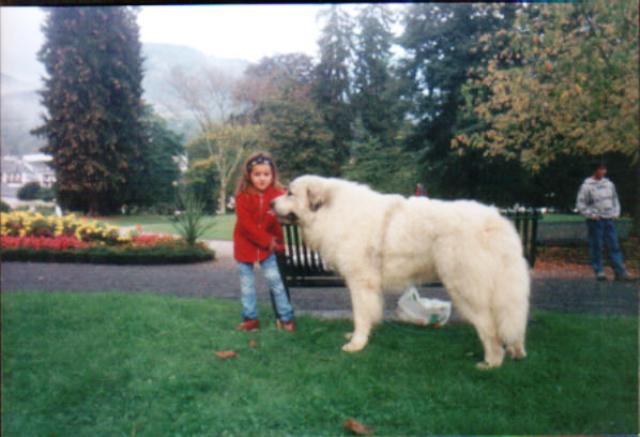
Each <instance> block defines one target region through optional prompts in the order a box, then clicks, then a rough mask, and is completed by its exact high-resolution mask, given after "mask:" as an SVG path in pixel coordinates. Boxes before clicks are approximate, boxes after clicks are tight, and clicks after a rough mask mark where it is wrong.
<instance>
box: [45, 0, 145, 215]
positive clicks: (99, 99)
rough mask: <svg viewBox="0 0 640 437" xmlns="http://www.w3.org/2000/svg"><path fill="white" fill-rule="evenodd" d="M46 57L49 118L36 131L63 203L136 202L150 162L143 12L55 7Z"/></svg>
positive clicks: (110, 206) (93, 206)
mask: <svg viewBox="0 0 640 437" xmlns="http://www.w3.org/2000/svg"><path fill="white" fill-rule="evenodd" d="M43 30H44V35H45V38H46V40H45V43H44V45H43V47H42V48H41V50H40V52H39V54H38V56H39V59H40V61H42V62H43V63H44V66H45V69H46V72H47V77H46V78H45V80H44V83H45V87H44V90H43V91H42V92H41V95H42V102H43V104H44V106H45V108H46V109H47V112H48V114H47V115H46V116H45V117H44V124H43V125H42V126H41V127H39V128H38V129H36V130H35V131H34V133H36V134H38V135H42V136H44V137H45V138H46V140H47V145H46V146H44V147H43V148H42V149H41V150H42V151H43V152H44V153H47V154H50V155H52V157H53V160H52V164H51V165H52V167H53V169H54V170H55V173H56V179H57V186H58V200H59V202H60V203H61V205H63V206H64V207H66V208H70V209H81V210H85V211H88V212H89V213H90V214H98V213H100V214H104V213H109V212H113V211H116V210H118V209H119V207H120V206H121V205H122V203H124V202H127V201H128V195H129V189H130V188H131V187H130V184H131V181H132V177H133V174H134V173H135V172H136V171H138V170H139V168H140V167H141V166H142V165H143V157H142V154H141V144H143V142H144V141H145V134H144V129H143V128H142V124H141V114H142V110H143V106H142V100H141V96H142V74H143V73H142V56H141V45H140V42H139V30H138V26H137V23H136V11H135V9H132V8H130V7H65V8H51V9H49V10H48V15H47V18H46V22H45V25H44V27H43Z"/></svg>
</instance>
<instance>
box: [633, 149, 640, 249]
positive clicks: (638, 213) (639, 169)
mask: <svg viewBox="0 0 640 437" xmlns="http://www.w3.org/2000/svg"><path fill="white" fill-rule="evenodd" d="M633 197H634V201H635V206H634V208H633V212H632V214H633V225H632V227H631V235H634V236H636V237H640V159H639V160H638V163H637V164H636V189H635V195H634V196H633Z"/></svg>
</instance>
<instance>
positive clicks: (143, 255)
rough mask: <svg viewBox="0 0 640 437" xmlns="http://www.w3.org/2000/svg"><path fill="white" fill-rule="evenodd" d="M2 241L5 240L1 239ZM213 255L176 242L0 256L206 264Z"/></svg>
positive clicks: (199, 246) (9, 252)
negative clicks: (204, 262)
mask: <svg viewBox="0 0 640 437" xmlns="http://www.w3.org/2000/svg"><path fill="white" fill-rule="evenodd" d="M5 238H6V237H5ZM214 257H215V253H214V252H213V251H211V250H210V249H208V248H207V247H206V246H204V245H203V244H196V245H195V246H189V245H188V244H186V243H185V242H184V241H181V240H177V241H175V242H174V243H172V244H160V245H157V246H140V247H137V246H129V245H126V246H123V247H118V246H94V247H88V248H83V249H73V248H71V249H68V250H58V249H55V248H44V247H40V248H32V247H24V246H23V247H17V248H12V249H7V248H5V247H4V245H3V248H2V251H1V252H0V260H2V261H43V262H65V263H73V262H78V263H92V264H183V263H193V262H203V261H210V260H212V259H214Z"/></svg>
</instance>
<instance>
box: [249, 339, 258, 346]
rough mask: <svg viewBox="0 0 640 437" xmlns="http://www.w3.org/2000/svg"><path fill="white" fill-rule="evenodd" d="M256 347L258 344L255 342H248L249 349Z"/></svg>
mask: <svg viewBox="0 0 640 437" xmlns="http://www.w3.org/2000/svg"><path fill="white" fill-rule="evenodd" d="M257 346H258V342H257V341H255V340H249V347H250V348H255V347H257Z"/></svg>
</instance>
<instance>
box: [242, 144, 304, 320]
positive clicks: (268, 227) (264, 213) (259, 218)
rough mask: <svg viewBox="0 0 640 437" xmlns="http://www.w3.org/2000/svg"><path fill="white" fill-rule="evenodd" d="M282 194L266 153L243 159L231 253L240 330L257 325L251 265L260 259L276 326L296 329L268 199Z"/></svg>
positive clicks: (278, 235) (280, 241) (281, 240)
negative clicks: (237, 287) (236, 276)
mask: <svg viewBox="0 0 640 437" xmlns="http://www.w3.org/2000/svg"><path fill="white" fill-rule="evenodd" d="M281 194H284V190H283V189H282V187H281V185H280V183H279V182H278V173H277V169H276V165H275V163H274V162H273V159H272V158H271V156H270V155H269V154H268V153H265V152H258V153H254V154H253V155H251V156H250V157H249V158H248V159H247V160H246V162H245V164H244V168H243V171H242V176H241V177H240V180H239V181H238V187H237V189H236V197H235V198H236V217H237V220H236V226H235V229H234V231H233V253H234V257H235V259H236V261H237V262H238V270H239V273H240V290H241V301H242V318H243V322H242V323H241V324H240V325H239V326H238V329H239V330H241V331H254V330H256V329H258V328H259V327H260V322H259V321H258V313H257V308H256V287H255V275H254V271H253V265H254V263H256V262H259V263H260V267H261V268H262V272H263V274H264V277H265V279H266V280H267V282H268V284H269V289H270V292H271V296H272V298H273V300H274V302H275V310H276V312H277V314H276V317H277V321H276V326H277V327H278V329H284V330H286V331H295V329H296V324H295V321H294V316H293V308H292V307H291V303H290V302H289V297H288V296H287V292H286V291H285V288H284V284H283V283H282V278H281V277H280V271H279V270H278V265H277V263H276V256H275V253H274V251H276V250H277V251H282V250H284V237H283V235H282V228H281V227H280V224H279V223H278V220H277V218H276V216H275V214H274V213H273V211H272V210H271V207H270V203H271V201H272V200H273V199H274V198H276V197H278V196H280V195H281Z"/></svg>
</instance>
